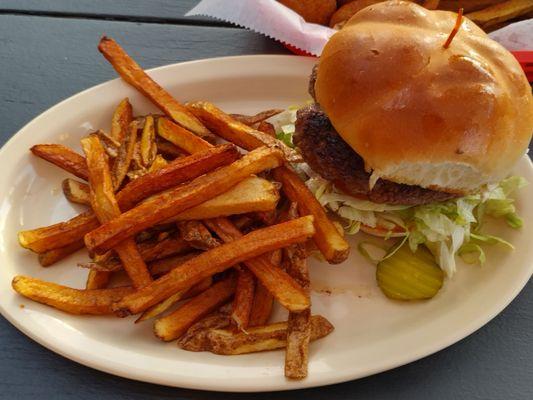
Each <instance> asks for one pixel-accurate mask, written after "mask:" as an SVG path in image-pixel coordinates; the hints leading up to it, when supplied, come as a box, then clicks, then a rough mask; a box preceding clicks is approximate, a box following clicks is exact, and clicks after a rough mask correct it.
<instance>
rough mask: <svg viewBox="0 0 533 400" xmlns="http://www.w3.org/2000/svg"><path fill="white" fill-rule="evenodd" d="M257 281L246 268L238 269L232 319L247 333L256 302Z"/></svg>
mask: <svg viewBox="0 0 533 400" xmlns="http://www.w3.org/2000/svg"><path fill="white" fill-rule="evenodd" d="M254 292H255V280H254V276H253V274H252V273H251V272H250V271H248V270H247V269H246V268H244V267H242V266H241V267H238V268H237V286H236V288H235V297H234V298H233V303H232V311H231V318H232V319H233V321H234V322H235V324H236V325H237V328H238V329H240V330H242V331H245V330H246V328H248V324H249V322H250V312H251V310H252V305H253V302H254Z"/></svg>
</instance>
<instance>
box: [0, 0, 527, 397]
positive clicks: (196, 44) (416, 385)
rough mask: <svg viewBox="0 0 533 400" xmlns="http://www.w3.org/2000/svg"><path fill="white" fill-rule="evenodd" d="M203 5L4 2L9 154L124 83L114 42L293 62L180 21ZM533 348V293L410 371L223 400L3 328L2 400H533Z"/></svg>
mask: <svg viewBox="0 0 533 400" xmlns="http://www.w3.org/2000/svg"><path fill="white" fill-rule="evenodd" d="M196 2H197V1H196V0H184V1H180V0H152V1H144V0H128V1H127V0H117V1H111V0H107V1H106V0H82V1H68V0H48V1H43V0H33V1H31V0H0V121H1V128H0V140H1V143H2V144H3V143H5V141H7V140H8V139H9V138H10V137H11V136H12V135H13V134H14V133H16V132H17V131H18V130H19V129H20V128H21V127H22V126H23V125H24V124H26V123H27V122H29V121H30V120H31V119H32V118H34V117H35V116H37V115H39V114H40V113H41V112H43V111H44V110H46V109H48V108H49V107H51V106H52V105H54V104H56V103H57V102H58V101H60V100H63V99H65V98H67V97H69V96H71V95H73V94H75V93H77V92H79V91H80V90H83V89H86V88H88V87H91V86H93V85H95V84H98V83H101V82H104V81H106V80H109V79H113V78H115V77H116V74H115V72H114V71H113V70H112V68H111V67H110V66H109V65H108V64H107V63H106V62H104V61H103V59H102V57H101V56H100V54H99V53H98V52H97V50H96V44H97V43H98V40H99V38H100V36H101V35H103V34H108V35H110V36H112V37H113V38H115V39H117V40H118V41H119V42H120V43H121V44H122V45H123V46H124V47H125V48H126V49H127V50H128V51H129V52H131V54H132V55H133V57H134V58H135V59H136V60H137V61H138V62H139V63H140V64H141V65H142V66H143V67H145V68H151V67H155V66H160V65H165V64H169V63H175V62H178V61H187V60H192V59H200V58H207V57H217V56H227V55H239V54H260V53H282V54H283V53H287V51H286V50H285V49H284V47H282V46H281V45H279V44H278V43H275V42H273V41H271V40H269V39H266V38H264V37H262V36H260V35H258V34H255V33H252V32H248V31H245V30H242V29H238V28H234V27H231V26H229V25H226V24H224V23H220V22H216V21H211V20H208V19H204V18H184V17H182V16H183V14H184V13H185V12H186V11H188V10H189V9H190V8H191V7H192V6H193V5H194V4H195V3H196ZM495 295H496V296H497V295H498V294H497V293H495ZM532 345H533V287H532V285H531V283H529V284H528V285H527V286H526V288H525V289H524V290H523V291H522V293H521V294H520V295H519V296H518V297H517V298H516V299H515V300H514V301H513V303H512V304H511V305H510V306H509V307H507V309H506V310H505V311H504V312H502V313H501V314H500V315H499V316H498V317H496V318H495V319H494V320H493V321H491V322H490V323H489V324H487V325H486V326H485V327H483V328H482V329H481V330H480V331H478V332H476V333H475V334H473V335H471V336H469V337H468V338H466V339H464V340H462V341H461V342H459V343H457V344H455V345H453V346H451V347H450V348H448V349H446V350H443V351H441V352H439V353H437V354H434V355H432V356H429V357H426V358H424V359H423V360H420V361H417V362H415V363H412V364H409V365H407V366H404V367H401V368H398V369H395V370H392V371H389V372H385V373H382V374H379V375H375V376H372V377H368V378H365V379H360V380H358V381H353V382H347V383H344V384H338V385H333V386H327V387H323V388H317V389H306V390H301V391H297V392H292V393H288V392H280V393H270V394H255V395H249V394H223V393H209V392H201V391H193V390H183V389H176V388H167V387H163V386H157V385H152V384H146V383H141V382H135V381H131V380H128V379H123V378H118V377H115V376H112V375H108V374H105V373H102V372H99V371H95V370H92V369H90V368H86V367H84V366H81V365H78V364H76V363H74V362H72V361H69V360H67V359H64V358H62V357H60V356H58V355H56V354H54V353H52V352H51V351H49V350H47V349H45V348H43V347H41V346H40V345H38V344H36V343H34V342H32V341H31V340H30V339H28V338H27V337H26V336H24V335H23V334H22V333H20V332H18V331H17V330H16V329H15V328H14V327H13V326H11V325H10V324H9V323H8V322H7V321H6V320H5V319H3V318H2V317H0V399H34V398H41V399H150V398H153V399H156V398H157V399H171V398H172V399H226V398H236V399H272V400H275V399H284V398H288V397H289V396H290V397H291V398H294V399H306V400H308V399H309V400H310V399H322V398H328V399H332V400H337V399H338V400H340V399H353V398H357V399H472V400H475V399H532V398H533V364H532V361H533V348H532ZM354 362H357V360H354Z"/></svg>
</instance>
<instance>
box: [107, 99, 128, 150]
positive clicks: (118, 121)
mask: <svg viewBox="0 0 533 400" xmlns="http://www.w3.org/2000/svg"><path fill="white" fill-rule="evenodd" d="M131 121H133V109H132V107H131V104H130V101H129V99H128V98H127V97H126V98H125V99H123V100H122V101H121V102H120V103H119V104H118V106H117V108H116V109H115V112H114V113H113V117H112V118H111V134H110V137H111V138H112V139H113V140H115V141H116V142H117V143H118V144H119V146H120V144H121V143H122V142H123V141H124V138H125V137H126V135H127V134H128V127H129V126H130V124H131Z"/></svg>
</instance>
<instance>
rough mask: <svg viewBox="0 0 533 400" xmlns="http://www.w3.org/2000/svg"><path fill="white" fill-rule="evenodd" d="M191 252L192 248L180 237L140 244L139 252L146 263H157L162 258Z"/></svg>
mask: <svg viewBox="0 0 533 400" xmlns="http://www.w3.org/2000/svg"><path fill="white" fill-rule="evenodd" d="M189 250H191V248H190V246H189V245H188V244H187V243H186V242H185V241H184V240H183V239H182V238H180V237H178V236H170V237H168V238H166V239H163V240H161V241H157V242H145V243H141V244H139V251H140V252H141V256H142V258H143V260H145V261H155V260H160V259H161V258H165V257H169V256H173V255H176V254H183V253H185V252H187V251H189Z"/></svg>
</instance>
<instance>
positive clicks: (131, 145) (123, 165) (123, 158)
mask: <svg viewBox="0 0 533 400" xmlns="http://www.w3.org/2000/svg"><path fill="white" fill-rule="evenodd" d="M135 143H137V121H132V122H131V123H130V124H129V126H128V130H127V132H126V136H125V137H124V139H123V140H122V143H121V144H120V147H119V149H118V154H117V158H115V162H114V163H113V170H112V171H111V177H112V181H113V188H114V189H115V191H116V190H118V188H120V186H121V185H122V182H123V181H124V178H125V177H126V174H127V173H128V171H129V169H130V164H131V162H132V160H133V152H134V150H135Z"/></svg>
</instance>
